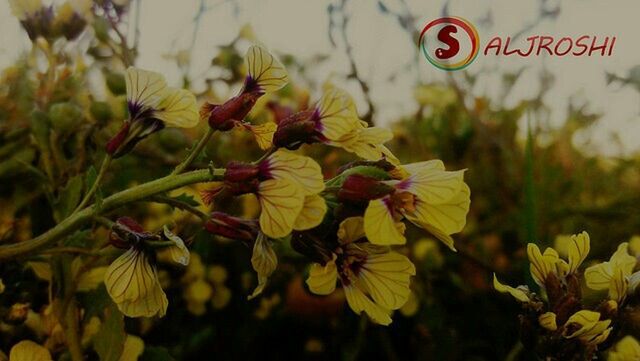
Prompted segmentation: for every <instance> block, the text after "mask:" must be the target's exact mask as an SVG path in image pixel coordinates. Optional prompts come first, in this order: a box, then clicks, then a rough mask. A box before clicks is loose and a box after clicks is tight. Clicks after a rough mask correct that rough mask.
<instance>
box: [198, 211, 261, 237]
mask: <svg viewBox="0 0 640 361" xmlns="http://www.w3.org/2000/svg"><path fill="white" fill-rule="evenodd" d="M204 228H205V229H206V230H207V232H209V233H211V234H215V235H218V236H222V237H225V238H229V239H236V240H240V241H246V242H253V241H254V240H255V239H256V237H257V236H258V231H259V227H258V222H257V221H256V220H254V219H244V218H239V217H233V216H230V215H228V214H226V213H223V212H213V213H212V214H211V219H209V220H208V221H207V222H206V223H205V224H204Z"/></svg>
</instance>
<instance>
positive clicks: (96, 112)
mask: <svg viewBox="0 0 640 361" xmlns="http://www.w3.org/2000/svg"><path fill="white" fill-rule="evenodd" d="M89 110H90V111H91V115H93V117H94V118H95V119H96V120H97V121H98V122H100V123H106V122H108V121H109V120H111V118H112V116H113V113H112V112H111V107H110V106H109V104H107V103H105V102H93V103H91V108H90V109H89Z"/></svg>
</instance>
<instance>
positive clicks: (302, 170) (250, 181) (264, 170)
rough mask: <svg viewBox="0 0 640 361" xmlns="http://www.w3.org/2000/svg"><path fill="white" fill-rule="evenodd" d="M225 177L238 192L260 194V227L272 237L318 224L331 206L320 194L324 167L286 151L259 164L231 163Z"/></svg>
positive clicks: (230, 186) (235, 192)
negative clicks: (321, 167) (322, 168)
mask: <svg viewBox="0 0 640 361" xmlns="http://www.w3.org/2000/svg"><path fill="white" fill-rule="evenodd" d="M224 180H225V187H227V188H228V189H229V190H230V191H231V192H232V193H233V194H235V195H240V194H246V193H254V194H256V196H257V197H258V201H259V203H260V207H261V211H260V217H259V224H260V229H261V230H262V232H263V233H264V234H265V235H267V236H268V237H270V238H280V237H284V236H286V235H288V234H289V233H291V231H292V230H293V229H296V230H305V229H310V228H313V227H315V226H317V225H318V224H320V222H322V219H323V217H324V214H325V212H326V209H327V206H326V204H325V202H324V199H322V197H320V196H319V195H318V193H319V192H321V191H322V190H323V189H324V182H323V177H322V173H321V170H320V166H319V165H318V164H317V163H316V162H315V161H314V160H313V159H311V158H309V157H305V156H301V155H297V154H294V153H291V152H288V151H286V150H282V149H280V150H277V151H276V152H274V153H273V154H271V155H270V156H269V157H267V158H266V159H264V160H262V161H261V162H260V163H258V164H247V163H239V162H231V163H229V164H228V165H227V169H226V171H225V175H224Z"/></svg>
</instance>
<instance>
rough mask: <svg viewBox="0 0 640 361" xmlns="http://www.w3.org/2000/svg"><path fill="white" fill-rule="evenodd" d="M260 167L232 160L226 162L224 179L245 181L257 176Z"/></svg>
mask: <svg viewBox="0 0 640 361" xmlns="http://www.w3.org/2000/svg"><path fill="white" fill-rule="evenodd" d="M259 173H260V168H259V166H257V165H253V164H249V163H243V162H236V161H232V162H229V163H227V170H226V171H225V172H224V181H225V183H226V182H229V183H236V182H246V181H250V180H252V179H254V178H256V177H257V176H258V174H259Z"/></svg>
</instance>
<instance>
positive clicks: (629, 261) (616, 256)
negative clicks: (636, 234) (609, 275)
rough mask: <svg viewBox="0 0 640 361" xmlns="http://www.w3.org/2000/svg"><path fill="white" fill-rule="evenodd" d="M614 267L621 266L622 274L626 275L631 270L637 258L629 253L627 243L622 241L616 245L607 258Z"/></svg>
mask: <svg viewBox="0 0 640 361" xmlns="http://www.w3.org/2000/svg"><path fill="white" fill-rule="evenodd" d="M609 262H611V264H612V265H613V266H614V268H621V269H622V271H623V273H624V275H625V276H628V275H630V274H631V272H633V269H634V267H635V266H636V262H637V259H636V258H635V257H634V256H632V255H630V254H629V243H627V242H624V243H621V244H620V245H619V246H618V249H617V250H616V251H615V252H614V253H613V255H612V256H611V259H610V260H609Z"/></svg>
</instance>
